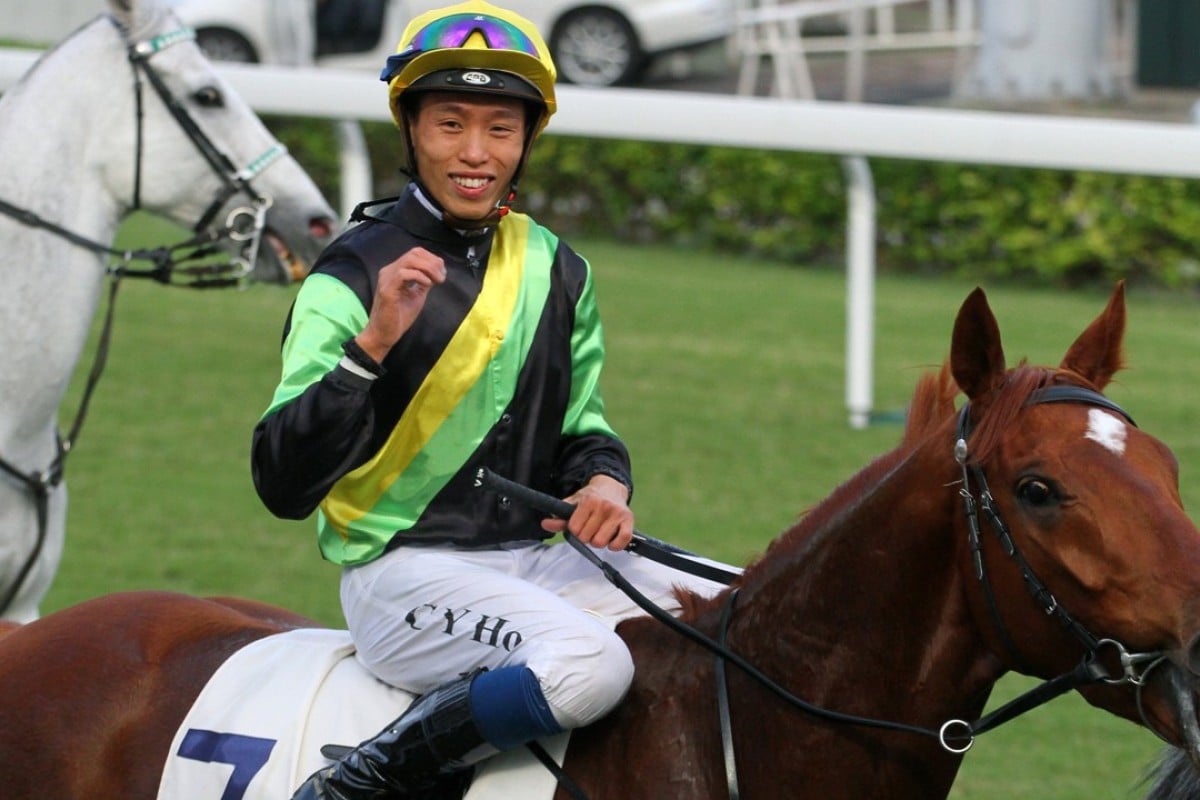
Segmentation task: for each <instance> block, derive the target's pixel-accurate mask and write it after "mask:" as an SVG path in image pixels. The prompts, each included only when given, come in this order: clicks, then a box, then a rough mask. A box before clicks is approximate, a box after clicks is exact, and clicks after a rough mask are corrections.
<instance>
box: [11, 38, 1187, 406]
mask: <svg viewBox="0 0 1200 800" xmlns="http://www.w3.org/2000/svg"><path fill="white" fill-rule="evenodd" d="M35 56H36V54H31V53H30V52H29V51H6V50H2V49H0V91H2V90H3V89H6V88H7V87H8V86H10V85H12V83H13V82H14V81H16V80H17V79H18V78H19V77H20V75H22V74H23V73H24V72H25V70H26V69H28V68H29V66H30V65H31V64H32V62H33V59H34V57H35ZM219 70H220V71H221V73H222V74H223V75H225V77H226V78H227V79H228V80H229V81H230V82H231V83H232V84H233V85H234V87H235V88H236V89H237V91H238V92H239V93H241V94H242V96H243V97H245V98H246V100H247V101H248V102H249V103H250V105H251V106H253V107H254V108H255V109H257V110H258V111H259V112H261V113H275V114H290V115H299V116H312V117H323V118H329V119H334V120H339V119H357V120H390V116H389V114H388V111H387V102H386V99H385V97H386V95H385V92H384V88H383V85H382V84H381V83H378V82H377V81H375V80H374V79H373V78H372V77H371V76H369V75H364V74H363V73H361V72H340V71H334V70H328V69H303V70H302V69H288V68H280V67H251V66H239V65H232V64H229V65H221V66H220V67H219ZM559 108H560V111H559V113H558V114H557V115H556V116H555V118H554V121H553V123H552V124H551V126H550V132H551V133H553V134H557V135H564V136H592V137H600V138H613V139H631V140H643V141H661V142H683V143H693V144H706V145H726V146H731V147H747V148H755V149H767V150H791V151H805V152H816V153H829V154H833V155H839V156H852V157H886V158H911V159H919V160H926V161H949V162H964V163H978V164H996V165H1003V166H1014V167H1044V168H1051V169H1068V170H1085V171H1095V172H1116V173H1130V174H1140V175H1156V176H1175V177H1183V178H1200V130H1197V129H1196V128H1195V127H1193V126H1192V125H1189V124H1184V123H1163V122H1140V121H1132V120H1106V119H1096V118H1075V117H1072V118H1066V117H1049V116H1035V115H1029V114H1009V113H996V112H984V111H955V110H945V109H931V108H912V107H895V106H879V105H863V104H853V103H835V102H821V101H797V100H779V99H770V98H762V97H738V96H727V95H712V94H696V93H686V92H667V91H650V90H636V89H622V90H617V89H582V88H577V87H571V86H564V87H562V88H561V89H560V92H559ZM2 157H3V156H2V155H0V158H2ZM849 177H851V178H852V177H853V176H849ZM851 185H852V186H853V183H852V184H851ZM864 202H865V200H864V198H863V197H862V196H861V195H855V194H854V193H853V192H852V193H851V196H850V201H849V206H850V208H849V214H848V220H849V226H850V228H849V230H848V232H847V242H848V243H849V244H848V247H847V258H848V263H847V270H848V274H849V275H850V276H851V280H850V281H849V284H850V288H851V289H852V291H851V292H849V293H848V299H847V318H848V319H847V330H848V342H850V343H851V344H853V345H854V346H853V347H849V348H848V351H847V364H846V369H847V407H848V409H849V412H850V419H851V423H852V424H853V425H855V426H859V425H862V424H865V422H866V420H867V419H868V418H869V415H870V412H871V410H872V402H873V401H872V396H871V394H872V389H871V386H872V384H871V369H872V368H871V363H870V349H871V348H870V344H869V343H870V341H871V330H872V319H873V315H874V309H873V296H874V291H873V282H874V277H873V272H874V267H873V265H874V247H875V241H874V235H873V234H872V233H871V226H873V224H874V219H873V215H872V214H871V213H870V212H869V207H867V208H866V211H865V213H864V206H863V203H864ZM863 342H866V343H867V344H866V346H863V344H862V343H863ZM855 343H857V344H855Z"/></svg>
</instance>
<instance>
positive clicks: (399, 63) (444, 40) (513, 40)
mask: <svg viewBox="0 0 1200 800" xmlns="http://www.w3.org/2000/svg"><path fill="white" fill-rule="evenodd" d="M476 33H478V34H479V35H480V36H482V37H483V41H484V43H485V44H486V45H487V46H488V49H490V50H515V51H517V52H520V53H525V54H527V55H531V56H533V57H534V58H538V59H540V58H541V54H540V53H539V52H538V48H537V45H535V44H534V43H533V40H532V39H531V38H529V35H528V34H527V33H525V31H523V30H521V29H520V28H518V27H517V26H516V25H513V24H512V23H511V22H508V21H506V20H503V19H500V18H498V17H492V16H488V15H487V14H451V15H450V16H448V17H443V18H442V19H439V20H435V21H433V22H431V23H429V24H428V25H426V26H425V27H424V28H421V29H420V30H419V31H417V32H416V34H414V35H413V38H412V41H410V42H409V43H408V47H406V48H404V50H402V51H401V52H399V53H396V54H395V55H391V56H388V60H387V64H385V65H384V67H383V71H382V72H380V73H379V80H381V81H384V82H390V81H391V80H392V78H394V77H396V75H398V74H399V73H400V70H402V69H404V66H405V65H406V64H407V63H408V62H409V61H411V60H412V59H414V58H416V57H417V56H419V55H421V54H422V53H428V52H429V51H430V50H445V49H447V48H456V47H462V46H463V45H464V44H466V42H467V40H468V39H470V38H471V36H472V35H473V34H476Z"/></svg>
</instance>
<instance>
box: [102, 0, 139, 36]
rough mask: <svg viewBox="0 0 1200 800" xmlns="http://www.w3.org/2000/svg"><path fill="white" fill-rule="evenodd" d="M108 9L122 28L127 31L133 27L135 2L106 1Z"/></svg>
mask: <svg viewBox="0 0 1200 800" xmlns="http://www.w3.org/2000/svg"><path fill="white" fill-rule="evenodd" d="M108 7H109V8H110V9H111V10H112V15H113V16H114V17H116V18H117V22H119V23H121V27H122V28H125V29H126V30H128V29H129V28H132V27H133V24H132V23H133V18H134V11H136V9H137V0H108Z"/></svg>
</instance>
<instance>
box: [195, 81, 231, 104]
mask: <svg viewBox="0 0 1200 800" xmlns="http://www.w3.org/2000/svg"><path fill="white" fill-rule="evenodd" d="M192 99H193V100H195V101H196V104H197V105H199V106H200V107H202V108H221V107H222V106H224V105H225V97H224V96H223V95H222V94H221V90H220V89H218V88H217V87H215V86H205V87H204V88H203V89H197V90H196V91H195V92H193V93H192Z"/></svg>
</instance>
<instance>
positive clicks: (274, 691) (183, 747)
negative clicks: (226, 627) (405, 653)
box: [158, 629, 568, 800]
mask: <svg viewBox="0 0 1200 800" xmlns="http://www.w3.org/2000/svg"><path fill="white" fill-rule="evenodd" d="M412 700H413V696H412V695H410V694H408V693H407V692H402V691H400V690H399V689H395V688H393V687H391V686H388V685H387V684H384V683H382V682H380V681H378V680H376V679H375V678H374V677H373V676H372V675H371V674H370V673H368V672H367V671H366V669H365V668H363V666H362V665H361V664H359V662H358V660H357V659H356V658H354V645H353V644H352V643H351V641H350V634H349V633H348V632H346V631H341V630H319V629H305V630H297V631H289V632H287V633H281V634H277V635H275V636H269V637H267V638H265V639H260V640H259V641H256V642H254V643H252V644H250V645H247V646H246V647H244V648H242V649H241V650H239V651H238V652H237V653H235V654H234V655H233V657H231V658H230V659H229V660H228V661H226V662H225V663H224V664H223V665H222V666H221V668H220V669H218V670H217V672H216V674H215V675H213V677H212V680H210V681H209V683H208V685H207V686H205V687H204V689H203V691H202V692H201V693H200V696H199V697H197V698H196V702H195V703H194V704H193V705H192V709H191V711H189V712H188V715H187V717H186V718H185V719H184V721H183V725H182V726H181V727H180V729H179V731H178V732H177V733H176V734H175V739H174V741H173V742H172V743H171V750H170V755H169V757H168V759H167V763H166V765H165V766H164V767H163V775H162V780H161V782H160V783H159V789H158V800H286V798H289V797H291V796H292V793H293V792H294V791H295V790H296V789H297V788H298V787H299V786H300V784H301V783H303V782H304V780H305V779H306V778H307V777H308V776H309V775H311V774H312V773H313V772H315V771H317V770H318V769H320V768H321V767H324V766H326V765H327V764H329V761H328V760H327V759H325V758H324V757H323V756H322V755H321V753H320V748H321V746H322V745H324V744H331V743H332V744H344V745H356V744H358V743H359V742H361V741H363V740H365V739H368V738H370V737H372V736H374V735H375V734H376V733H378V732H379V731H380V730H382V729H383V727H384V726H385V725H387V724H388V723H389V722H391V721H392V720H394V719H395V718H396V717H398V716H399V715H400V714H401V712H403V711H404V709H405V708H407V707H408V706H409V705H410V704H411V703H412ZM567 738H568V735H567V734H560V735H559V736H555V737H553V738H551V739H547V740H545V741H543V742H542V744H543V746H544V747H545V748H546V749H547V750H548V751H549V752H550V754H551V755H552V756H554V758H556V759H557V760H558V761H559V763H562V758H563V755H564V754H565V752H566V749H567ZM554 789H555V780H554V777H553V776H552V775H551V774H550V772H549V771H548V770H547V769H546V768H545V767H543V766H542V765H541V764H539V763H538V762H537V761H536V760H535V759H534V758H533V756H532V755H531V754H530V753H529V751H528V750H527V749H525V748H517V749H516V750H513V751H510V752H508V753H502V754H501V755H498V756H496V757H495V758H492V759H490V760H489V761H488V762H486V764H484V765H483V766H482V768H481V769H480V771H479V775H478V777H477V778H476V780H475V782H474V784H473V785H472V786H471V789H470V791H469V792H468V793H467V800H511V798H514V797H520V798H532V799H534V800H536V798H546V800H549V799H550V798H551V797H553V794H554Z"/></svg>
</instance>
